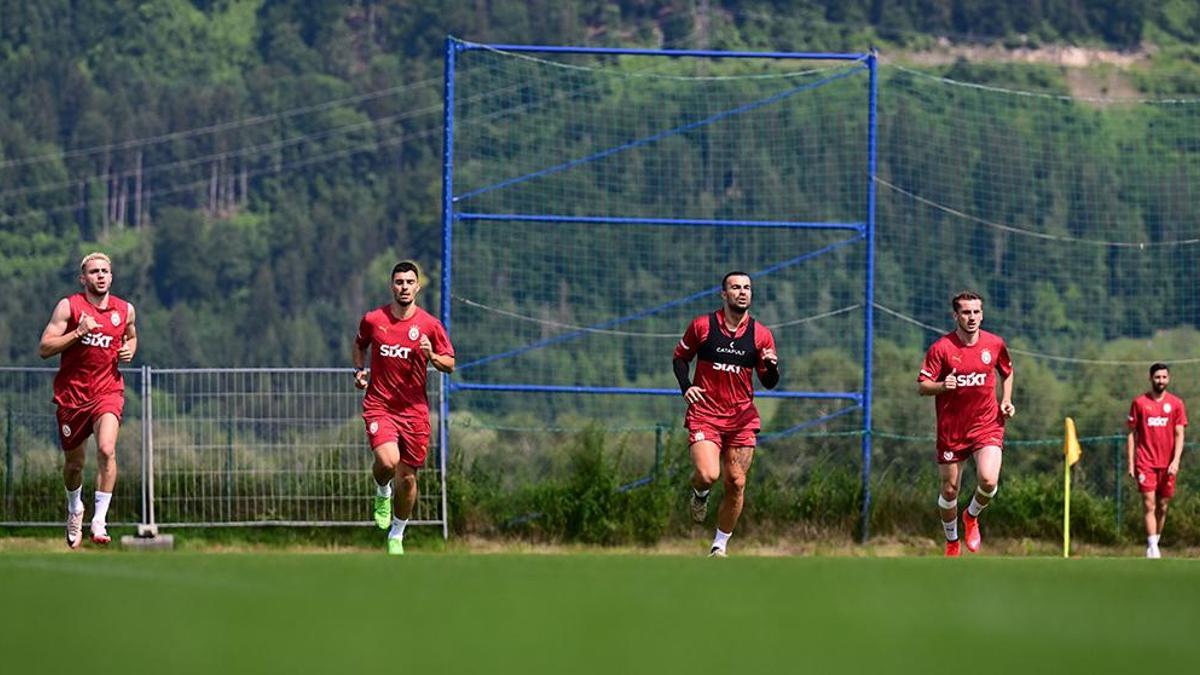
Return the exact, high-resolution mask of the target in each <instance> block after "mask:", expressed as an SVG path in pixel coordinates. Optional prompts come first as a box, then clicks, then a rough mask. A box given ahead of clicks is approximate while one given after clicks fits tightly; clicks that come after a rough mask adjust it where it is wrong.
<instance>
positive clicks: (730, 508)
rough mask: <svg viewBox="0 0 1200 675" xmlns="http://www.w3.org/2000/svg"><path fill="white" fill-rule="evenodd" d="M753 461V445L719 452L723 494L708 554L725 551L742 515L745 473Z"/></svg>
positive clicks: (737, 446) (732, 447) (733, 447)
mask: <svg viewBox="0 0 1200 675" xmlns="http://www.w3.org/2000/svg"><path fill="white" fill-rule="evenodd" d="M753 461H754V446H753V445H734V446H731V447H729V449H728V450H726V451H725V452H724V453H722V454H721V473H722V475H723V476H724V485H725V494H724V495H723V496H722V497H721V506H720V507H719V508H718V509H717V534H716V537H714V538H713V543H712V549H710V555H711V554H712V553H714V552H718V551H719V553H717V555H721V554H722V553H724V552H725V548H726V545H727V544H728V543H729V537H730V536H731V535H732V534H733V528H734V527H736V526H737V521H738V518H739V517H741V515H742V506H743V504H745V495H746V474H747V473H748V472H749V471H750V463H751V462H753Z"/></svg>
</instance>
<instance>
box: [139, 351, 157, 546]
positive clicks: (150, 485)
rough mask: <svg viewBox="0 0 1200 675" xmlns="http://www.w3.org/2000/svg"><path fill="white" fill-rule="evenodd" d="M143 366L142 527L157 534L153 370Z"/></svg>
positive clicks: (150, 532)
mask: <svg viewBox="0 0 1200 675" xmlns="http://www.w3.org/2000/svg"><path fill="white" fill-rule="evenodd" d="M143 368H144V369H145V370H144V372H143V376H142V377H143V380H142V382H143V383H144V384H143V385H142V386H143V387H145V391H146V398H145V399H143V401H142V424H144V425H145V429H146V439H145V444H146V445H145V448H143V450H142V452H143V453H144V454H145V457H146V476H145V478H144V479H143V480H142V484H143V485H144V486H145V491H146V522H145V525H144V526H143V527H144V528H145V529H144V533H145V534H149V535H157V534H158V525H156V524H155V522H154V380H153V378H154V371H153V369H152V368H150V366H143ZM139 529H141V528H139Z"/></svg>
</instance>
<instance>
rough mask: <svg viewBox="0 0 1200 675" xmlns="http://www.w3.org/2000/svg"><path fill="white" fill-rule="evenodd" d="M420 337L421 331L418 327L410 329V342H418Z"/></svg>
mask: <svg viewBox="0 0 1200 675" xmlns="http://www.w3.org/2000/svg"><path fill="white" fill-rule="evenodd" d="M419 337H421V331H419V330H417V327H416V326H413V327H412V328H409V329H408V339H409V340H416V339H417V338H419Z"/></svg>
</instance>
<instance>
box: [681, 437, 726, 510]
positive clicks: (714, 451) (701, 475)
mask: <svg viewBox="0 0 1200 675" xmlns="http://www.w3.org/2000/svg"><path fill="white" fill-rule="evenodd" d="M689 436H691V437H692V438H695V436H696V433H695V432H689ZM688 450H689V452H690V453H691V455H692V466H694V467H695V470H694V471H692V501H691V513H692V520H693V521H694V522H697V523H703V522H704V518H705V517H706V516H708V495H709V493H710V492H711V490H712V486H713V483H716V482H717V479H718V478H720V477H721V446H719V445H717V444H716V443H715V442H713V441H711V440H707V439H706V440H699V441H693V443H692V444H691V446H690V447H689V448H688Z"/></svg>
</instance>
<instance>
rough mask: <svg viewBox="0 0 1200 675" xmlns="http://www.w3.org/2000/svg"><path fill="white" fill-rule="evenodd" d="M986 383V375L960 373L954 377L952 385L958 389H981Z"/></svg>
mask: <svg viewBox="0 0 1200 675" xmlns="http://www.w3.org/2000/svg"><path fill="white" fill-rule="evenodd" d="M986 381H987V373H962V374H959V375H955V376H954V383H955V384H957V385H958V386H960V387H982V386H983V383H984V382H986Z"/></svg>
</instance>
